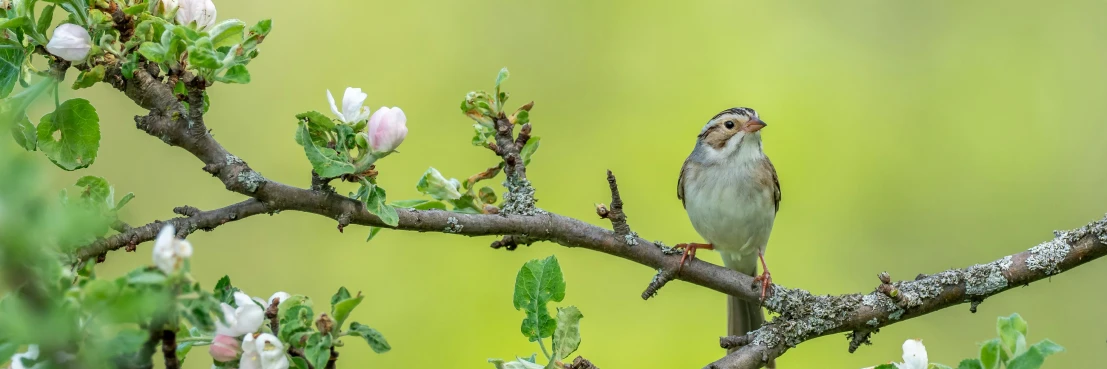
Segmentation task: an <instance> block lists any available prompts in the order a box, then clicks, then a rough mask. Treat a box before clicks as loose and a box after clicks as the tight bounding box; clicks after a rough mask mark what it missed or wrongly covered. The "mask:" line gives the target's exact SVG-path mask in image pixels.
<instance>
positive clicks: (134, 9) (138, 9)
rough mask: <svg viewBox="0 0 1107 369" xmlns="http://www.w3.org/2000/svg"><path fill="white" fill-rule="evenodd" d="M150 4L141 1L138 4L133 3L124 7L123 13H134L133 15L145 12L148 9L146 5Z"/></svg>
mask: <svg viewBox="0 0 1107 369" xmlns="http://www.w3.org/2000/svg"><path fill="white" fill-rule="evenodd" d="M158 2H160V1H158ZM148 5H149V4H147V3H140V4H138V5H133V6H131V7H129V8H126V9H123V14H126V15H132V16H133V15H139V14H142V13H143V12H145V11H146V7H147V6H148Z"/></svg>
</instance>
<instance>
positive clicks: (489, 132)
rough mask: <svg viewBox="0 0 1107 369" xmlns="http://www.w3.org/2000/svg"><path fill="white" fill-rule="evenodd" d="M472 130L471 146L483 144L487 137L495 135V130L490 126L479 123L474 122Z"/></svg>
mask: <svg viewBox="0 0 1107 369" xmlns="http://www.w3.org/2000/svg"><path fill="white" fill-rule="evenodd" d="M473 130H474V131H475V132H476V133H475V134H473V146H484V145H485V144H487V143H488V140H489V139H491V138H492V137H493V136H495V135H496V131H495V130H493V129H492V127H488V126H485V125H483V124H480V123H474V124H473Z"/></svg>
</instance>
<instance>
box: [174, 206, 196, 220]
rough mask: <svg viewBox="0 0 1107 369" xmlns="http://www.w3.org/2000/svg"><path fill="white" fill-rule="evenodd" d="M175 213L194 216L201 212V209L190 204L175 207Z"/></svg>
mask: <svg viewBox="0 0 1107 369" xmlns="http://www.w3.org/2000/svg"><path fill="white" fill-rule="evenodd" d="M173 214H178V215H183V216H186V217H194V216H196V215H198V214H200V209H197V208H195V207H193V206H188V205H185V206H178V207H175V208H173Z"/></svg>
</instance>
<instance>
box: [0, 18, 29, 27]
mask: <svg viewBox="0 0 1107 369" xmlns="http://www.w3.org/2000/svg"><path fill="white" fill-rule="evenodd" d="M30 22H31V19H30V18H27V17H26V16H22V17H15V18H11V19H3V20H0V30H4V29H16V28H19V27H23V25H24V24H27V23H30Z"/></svg>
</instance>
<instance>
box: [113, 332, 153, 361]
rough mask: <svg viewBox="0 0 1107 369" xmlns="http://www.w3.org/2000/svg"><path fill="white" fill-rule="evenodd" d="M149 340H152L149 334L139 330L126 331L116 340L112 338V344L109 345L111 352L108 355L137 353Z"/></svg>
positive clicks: (117, 335) (118, 334) (118, 335)
mask: <svg viewBox="0 0 1107 369" xmlns="http://www.w3.org/2000/svg"><path fill="white" fill-rule="evenodd" d="M148 339H150V333H149V332H146V331H143V330H138V329H124V330H122V331H119V333H117V334H116V336H115V338H112V340H111V344H109V345H107V347H109V348H110V350H109V351H110V352H108V353H107V354H109V355H113V356H114V355H119V354H124V353H130V352H137V351H138V350H139V348H140V347H142V344H143V343H146V340H148Z"/></svg>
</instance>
